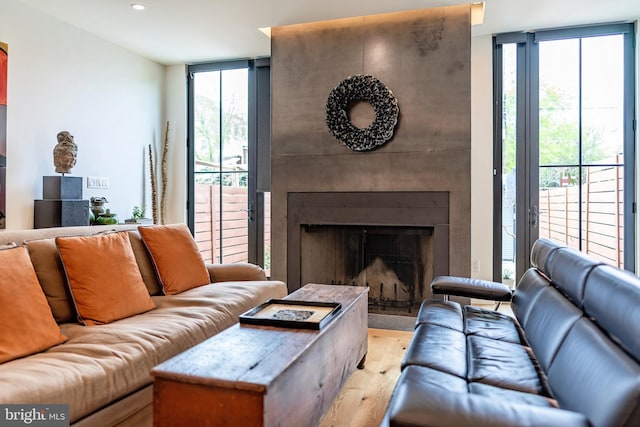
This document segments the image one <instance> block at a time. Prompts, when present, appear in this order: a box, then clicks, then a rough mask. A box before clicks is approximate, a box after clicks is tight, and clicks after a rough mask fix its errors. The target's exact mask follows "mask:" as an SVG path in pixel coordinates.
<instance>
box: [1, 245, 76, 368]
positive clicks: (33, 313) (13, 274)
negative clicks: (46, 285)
mask: <svg viewBox="0 0 640 427" xmlns="http://www.w3.org/2000/svg"><path fill="white" fill-rule="evenodd" d="M0 331H2V332H1V333H0V363H3V362H7V361H9V360H13V359H17V358H18V357H23V356H27V355H29V354H33V353H38V352H40V351H43V350H46V349H48V348H49V347H52V346H54V345H56V344H60V343H62V342H64V341H66V339H67V337H65V336H64V335H62V333H61V332H60V328H59V327H58V324H57V323H56V321H55V320H54V318H53V314H51V309H50V308H49V304H48V303H47V299H46V298H45V296H44V292H43V291H42V288H41V287H40V283H38V277H37V276H36V272H35V270H34V269H33V265H32V264H31V259H30V258H29V253H28V252H27V249H26V248H24V247H16V248H13V249H5V250H0Z"/></svg>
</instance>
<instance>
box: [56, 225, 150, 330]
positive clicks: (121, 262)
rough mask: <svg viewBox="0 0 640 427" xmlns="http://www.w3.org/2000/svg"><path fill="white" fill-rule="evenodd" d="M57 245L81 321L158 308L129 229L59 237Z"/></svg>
mask: <svg viewBox="0 0 640 427" xmlns="http://www.w3.org/2000/svg"><path fill="white" fill-rule="evenodd" d="M56 245H57V246H58V251H59V252H60V258H61V259H62V263H63V265H64V270H65V274H66V275H67V282H68V284H69V288H70V290H71V295H72V297H73V302H74V304H75V306H76V311H77V313H78V321H79V322H80V323H83V324H85V325H102V324H105V323H109V322H113V321H114V320H118V319H123V318H125V317H129V316H133V315H134V314H139V313H144V312H145V311H149V310H152V309H154V308H155V307H156V306H155V304H154V303H153V301H152V300H151V297H150V296H149V291H148V290H147V287H146V286H145V285H144V282H143V281H142V275H141V274H140V270H138V265H137V264H136V260H135V257H134V255H133V250H132V249H131V244H130V243H129V235H128V234H127V232H118V233H109V234H97V235H93V236H75V237H57V238H56Z"/></svg>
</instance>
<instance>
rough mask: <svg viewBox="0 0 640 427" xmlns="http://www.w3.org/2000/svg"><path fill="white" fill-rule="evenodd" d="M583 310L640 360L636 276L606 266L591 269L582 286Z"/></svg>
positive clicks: (639, 294)
mask: <svg viewBox="0 0 640 427" xmlns="http://www.w3.org/2000/svg"><path fill="white" fill-rule="evenodd" d="M584 311H585V314H586V315H587V316H588V317H589V318H591V319H593V320H594V321H595V322H596V323H597V324H598V326H600V328H601V329H603V330H604V331H605V332H606V334H607V335H608V336H609V337H610V338H611V339H612V340H613V341H615V342H616V343H617V344H618V345H620V346H621V347H622V348H623V349H625V351H627V352H628V353H629V354H631V355H632V356H633V357H634V358H635V359H636V360H638V361H640V280H638V278H637V277H636V276H634V275H633V274H631V273H629V272H627V271H623V270H619V269H616V268H613V267H611V266H608V265H601V266H598V267H596V268H594V269H593V271H592V272H591V274H590V275H589V278H588V279H587V283H586V286H585V292H584Z"/></svg>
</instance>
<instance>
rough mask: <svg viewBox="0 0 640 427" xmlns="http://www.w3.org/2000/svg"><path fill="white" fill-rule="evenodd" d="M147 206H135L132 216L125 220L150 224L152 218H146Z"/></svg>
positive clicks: (130, 222)
mask: <svg viewBox="0 0 640 427" xmlns="http://www.w3.org/2000/svg"><path fill="white" fill-rule="evenodd" d="M145 210H146V209H145V206H144V205H142V207H139V206H134V207H133V210H132V211H131V218H128V219H125V220H124V222H125V223H127V224H149V223H151V218H145V217H144V212H145Z"/></svg>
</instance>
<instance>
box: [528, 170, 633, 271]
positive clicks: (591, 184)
mask: <svg viewBox="0 0 640 427" xmlns="http://www.w3.org/2000/svg"><path fill="white" fill-rule="evenodd" d="M578 188H579V187H578V186H566V187H554V188H544V189H540V200H539V206H540V216H539V221H540V226H539V236H540V237H545V238H548V239H552V240H555V241H558V242H561V243H564V244H566V245H568V246H571V247H574V248H576V249H578V248H580V245H579V243H580V234H579V229H580V228H581V229H582V245H581V246H582V251H583V252H585V253H587V254H589V255H591V256H593V257H594V258H598V259H601V260H603V261H604V262H607V263H609V264H612V265H615V266H617V267H620V268H622V267H623V263H624V257H623V253H624V252H623V247H624V246H623V223H624V222H623V212H624V209H623V200H624V199H623V188H624V186H623V170H622V167H619V166H605V167H589V168H587V172H586V179H585V182H584V183H583V187H582V222H581V224H579V216H578V213H579V211H580V206H579V205H580V199H579V191H578Z"/></svg>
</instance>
